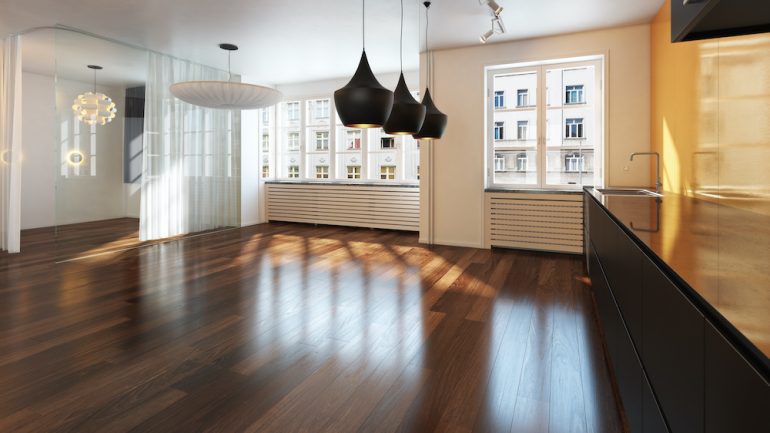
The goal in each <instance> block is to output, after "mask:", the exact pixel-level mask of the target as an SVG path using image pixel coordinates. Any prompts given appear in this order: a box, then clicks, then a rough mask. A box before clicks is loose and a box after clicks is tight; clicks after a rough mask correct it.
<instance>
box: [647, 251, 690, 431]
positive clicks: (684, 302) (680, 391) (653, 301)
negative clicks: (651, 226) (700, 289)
mask: <svg viewBox="0 0 770 433" xmlns="http://www.w3.org/2000/svg"><path fill="white" fill-rule="evenodd" d="M643 264H644V267H643V272H644V273H643V285H644V288H643V306H642V309H643V314H644V317H643V336H644V337H643V342H642V345H643V347H644V350H643V352H642V361H643V363H644V366H645V370H646V371H647V376H648V377H649V379H650V383H651V384H652V388H653V389H654V390H655V394H656V396H657V398H658V402H659V404H660V407H661V409H662V410H663V414H664V415H665V417H666V419H667V420H668V425H669V426H670V427H671V431H672V432H675V433H703V392H704V391H703V374H704V372H703V359H704V347H703V338H704V326H705V321H704V318H703V316H702V315H701V314H700V312H699V311H698V310H697V309H696V307H695V306H694V305H692V304H691V303H690V301H689V300H688V299H687V298H685V296H684V294H683V293H681V292H680V290H679V289H678V288H677V287H676V286H675V285H674V284H673V283H672V282H671V281H670V280H669V279H668V278H667V277H666V276H665V275H664V274H663V273H662V272H661V271H660V270H659V269H658V268H657V267H656V266H655V265H654V264H653V263H652V262H651V261H650V260H649V259H647V258H645V259H644V260H643Z"/></svg>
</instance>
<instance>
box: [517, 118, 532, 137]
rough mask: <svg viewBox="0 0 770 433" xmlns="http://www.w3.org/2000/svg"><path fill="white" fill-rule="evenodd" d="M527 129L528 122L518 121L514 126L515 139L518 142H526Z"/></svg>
mask: <svg viewBox="0 0 770 433" xmlns="http://www.w3.org/2000/svg"><path fill="white" fill-rule="evenodd" d="M528 127H529V121H528V120H519V121H518V122H517V124H516V138H517V139H519V140H526V139H527V129H528Z"/></svg>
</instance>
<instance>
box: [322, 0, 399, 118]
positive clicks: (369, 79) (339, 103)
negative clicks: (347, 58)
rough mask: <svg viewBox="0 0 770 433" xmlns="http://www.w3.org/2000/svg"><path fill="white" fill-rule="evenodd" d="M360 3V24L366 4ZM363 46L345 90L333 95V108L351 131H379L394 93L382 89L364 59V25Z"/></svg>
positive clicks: (363, 1)
mask: <svg viewBox="0 0 770 433" xmlns="http://www.w3.org/2000/svg"><path fill="white" fill-rule="evenodd" d="M361 3H363V10H362V21H365V13H366V9H365V7H366V3H365V0H361ZM363 30H364V38H363V41H364V44H363V50H362V53H361V60H360V61H359V62H358V69H356V73H355V74H354V75H353V78H351V79H350V82H349V83H348V84H347V85H345V87H343V88H341V89H339V90H337V91H336V92H334V105H335V106H336V108H337V114H338V115H339V116H340V120H341V121H342V124H343V125H345V126H347V127H350V128H379V127H381V126H383V125H384V124H385V122H386V121H387V120H388V116H390V110H391V109H392V108H393V92H391V91H390V90H388V89H386V88H384V87H382V85H381V84H380V83H379V81H377V78H375V77H374V74H373V73H372V68H371V67H370V66H369V60H368V59H367V58H366V34H365V33H366V26H365V23H364V25H363Z"/></svg>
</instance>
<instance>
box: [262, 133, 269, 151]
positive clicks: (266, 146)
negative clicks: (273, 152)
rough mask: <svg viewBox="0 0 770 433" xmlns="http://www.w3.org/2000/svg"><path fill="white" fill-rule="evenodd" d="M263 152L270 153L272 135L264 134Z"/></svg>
mask: <svg viewBox="0 0 770 433" xmlns="http://www.w3.org/2000/svg"><path fill="white" fill-rule="evenodd" d="M262 152H270V135H269V134H262Z"/></svg>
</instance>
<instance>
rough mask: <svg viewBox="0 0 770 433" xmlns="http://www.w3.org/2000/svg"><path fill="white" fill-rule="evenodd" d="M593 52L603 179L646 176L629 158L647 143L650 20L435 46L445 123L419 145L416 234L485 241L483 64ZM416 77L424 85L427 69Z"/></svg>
mask: <svg viewBox="0 0 770 433" xmlns="http://www.w3.org/2000/svg"><path fill="white" fill-rule="evenodd" d="M593 54H603V55H605V56H606V64H605V74H606V84H605V89H606V91H607V99H606V100H607V106H606V107H605V111H606V126H607V128H606V131H607V135H606V136H605V145H606V155H605V158H606V164H605V167H606V179H605V182H606V184H607V185H609V186H640V185H649V184H650V183H651V181H650V175H649V174H650V173H649V170H648V167H649V165H647V164H641V163H633V164H629V162H628V156H629V154H630V153H632V152H636V151H647V150H649V149H650V131H649V124H650V26H649V25H638V26H631V27H624V28H617V29H609V30H599V31H592V32H585V33H577V34H570V35H563V36H555V37H548V38H538V39H529V40H523V41H514V42H505V43H499V44H489V45H477V46H473V47H467V48H458V49H450V50H440V51H435V52H434V54H433V66H434V74H433V80H434V85H433V87H432V88H431V92H432V93H433V96H434V100H435V101H436V104H437V106H438V107H439V109H440V110H442V111H443V112H444V113H446V114H447V115H448V116H449V125H448V127H447V130H446V133H445V135H444V138H442V139H441V140H438V141H435V142H434V143H432V144H428V145H423V146H422V153H421V156H420V157H421V161H422V162H421V172H422V174H423V176H422V179H421V193H422V197H421V209H422V215H421V230H420V239H421V241H423V242H432V243H437V244H446V245H463V246H475V247H482V246H483V239H484V226H483V225H484V223H483V221H484V214H483V205H484V186H485V175H484V166H485V157H484V155H485V145H484V125H485V123H484V103H485V101H484V83H485V72H484V67H485V66H491V65H496V64H507V63H517V62H525V61H536V60H548V59H556V58H567V57H575V56H584V55H593ZM420 70H421V71H426V70H427V65H426V56H425V55H423V56H422V58H421V61H420ZM421 82H422V86H421V88H422V89H424V88H425V75H424V74H423V76H422V77H421ZM640 161H641V160H640Z"/></svg>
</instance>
